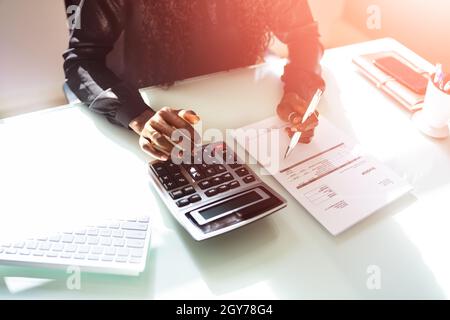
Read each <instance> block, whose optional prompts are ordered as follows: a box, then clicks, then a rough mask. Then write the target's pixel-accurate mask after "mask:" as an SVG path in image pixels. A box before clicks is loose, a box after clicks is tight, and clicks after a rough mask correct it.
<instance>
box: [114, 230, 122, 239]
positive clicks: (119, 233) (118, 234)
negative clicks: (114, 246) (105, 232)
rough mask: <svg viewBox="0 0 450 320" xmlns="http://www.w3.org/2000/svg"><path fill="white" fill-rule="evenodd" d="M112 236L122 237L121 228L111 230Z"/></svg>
mask: <svg viewBox="0 0 450 320" xmlns="http://www.w3.org/2000/svg"><path fill="white" fill-rule="evenodd" d="M112 236H113V237H114V238H122V237H123V230H113V232H112Z"/></svg>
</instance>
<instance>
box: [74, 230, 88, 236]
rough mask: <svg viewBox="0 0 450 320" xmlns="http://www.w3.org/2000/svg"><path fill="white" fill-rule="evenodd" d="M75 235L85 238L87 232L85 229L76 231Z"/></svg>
mask: <svg viewBox="0 0 450 320" xmlns="http://www.w3.org/2000/svg"><path fill="white" fill-rule="evenodd" d="M75 234H76V235H78V236H84V235H85V234H86V230H85V229H82V230H77V231H75Z"/></svg>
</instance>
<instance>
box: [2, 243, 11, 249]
mask: <svg viewBox="0 0 450 320" xmlns="http://www.w3.org/2000/svg"><path fill="white" fill-rule="evenodd" d="M11 246H12V244H11V243H3V244H2V247H3V248H9V247H11Z"/></svg>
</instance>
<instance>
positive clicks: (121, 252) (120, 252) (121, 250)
mask: <svg viewBox="0 0 450 320" xmlns="http://www.w3.org/2000/svg"><path fill="white" fill-rule="evenodd" d="M129 254H130V249H128V248H119V249H117V255H118V256H121V257H128V255H129Z"/></svg>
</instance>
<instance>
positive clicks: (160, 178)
mask: <svg viewBox="0 0 450 320" xmlns="http://www.w3.org/2000/svg"><path fill="white" fill-rule="evenodd" d="M159 181H161V183H167V182H170V181H171V179H170V177H169V176H168V175H164V176H160V177H159Z"/></svg>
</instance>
